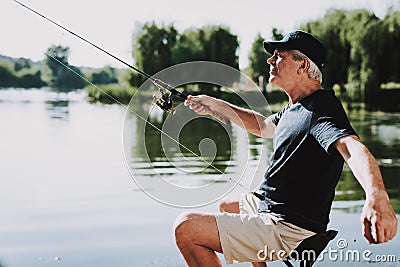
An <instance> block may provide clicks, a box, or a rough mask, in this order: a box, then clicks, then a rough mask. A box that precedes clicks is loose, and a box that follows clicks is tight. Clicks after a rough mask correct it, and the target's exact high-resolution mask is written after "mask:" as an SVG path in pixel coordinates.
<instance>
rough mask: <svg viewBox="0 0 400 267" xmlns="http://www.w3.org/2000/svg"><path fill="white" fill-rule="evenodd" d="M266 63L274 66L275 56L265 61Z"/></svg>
mask: <svg viewBox="0 0 400 267" xmlns="http://www.w3.org/2000/svg"><path fill="white" fill-rule="evenodd" d="M267 63H268V64H270V65H274V64H275V56H272V57H270V58H268V59H267Z"/></svg>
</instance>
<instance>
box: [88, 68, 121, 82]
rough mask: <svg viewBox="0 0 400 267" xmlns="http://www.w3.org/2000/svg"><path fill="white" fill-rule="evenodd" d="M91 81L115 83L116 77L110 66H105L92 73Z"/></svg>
mask: <svg viewBox="0 0 400 267" xmlns="http://www.w3.org/2000/svg"><path fill="white" fill-rule="evenodd" d="M92 82H93V83H94V84H110V83H117V82H118V79H117V77H116V75H115V70H114V69H113V68H112V67H105V68H103V69H102V70H100V71H98V72H95V73H92Z"/></svg>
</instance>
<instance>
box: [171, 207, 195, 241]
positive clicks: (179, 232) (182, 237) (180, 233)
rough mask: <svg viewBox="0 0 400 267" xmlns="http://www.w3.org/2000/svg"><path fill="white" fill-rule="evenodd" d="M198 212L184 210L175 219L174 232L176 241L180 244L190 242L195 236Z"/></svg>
mask: <svg viewBox="0 0 400 267" xmlns="http://www.w3.org/2000/svg"><path fill="white" fill-rule="evenodd" d="M195 217H196V214H195V213H193V212H188V211H187V212H183V213H181V214H180V215H179V216H178V217H177V218H176V220H175V224H174V234H175V242H176V243H177V245H178V246H179V245H180V244H183V243H187V242H190V241H191V240H192V237H193V230H194V229H193V227H194V221H193V220H194V219H195Z"/></svg>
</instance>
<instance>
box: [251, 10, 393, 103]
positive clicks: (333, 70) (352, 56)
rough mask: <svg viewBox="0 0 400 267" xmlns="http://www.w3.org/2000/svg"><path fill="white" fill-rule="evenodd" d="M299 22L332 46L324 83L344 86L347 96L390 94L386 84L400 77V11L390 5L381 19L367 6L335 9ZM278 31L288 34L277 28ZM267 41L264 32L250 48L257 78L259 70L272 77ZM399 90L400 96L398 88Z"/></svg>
mask: <svg viewBox="0 0 400 267" xmlns="http://www.w3.org/2000/svg"><path fill="white" fill-rule="evenodd" d="M299 28H300V29H302V30H304V31H307V32H310V33H312V34H313V35H315V36H317V37H318V38H319V39H320V40H321V41H322V42H323V43H324V44H325V45H326V46H327V50H328V53H327V59H326V64H325V66H324V67H323V69H322V73H323V86H324V87H325V88H329V89H332V88H335V87H336V88H338V91H339V92H340V95H341V97H342V98H343V100H347V101H362V102H366V103H369V104H374V102H377V101H379V99H383V97H384V95H383V94H382V93H383V92H382V91H383V90H381V87H382V85H384V84H387V83H399V82H400V72H399V69H400V50H399V49H398V48H397V45H398V43H399V42H400V11H396V12H394V11H392V10H389V11H388V13H387V14H386V16H385V17H384V18H383V19H379V18H378V17H376V16H375V15H374V14H373V13H372V12H370V11H368V10H364V9H360V10H352V11H347V10H337V9H335V10H330V11H328V12H327V13H326V15H325V16H324V17H323V18H321V19H317V20H314V21H310V22H307V23H305V24H303V25H301V26H300V27H299ZM272 36H273V38H274V39H281V38H282V34H281V33H279V31H278V30H276V29H273V32H272ZM262 42H263V38H262V37H261V36H260V35H258V36H257V38H256V40H255V42H254V43H253V46H252V50H251V54H250V70H251V74H252V78H253V79H255V78H256V77H257V76H259V75H265V76H266V77H268V73H267V71H265V68H266V65H267V64H266V62H265V57H263V56H262V55H263V53H264V50H263V47H262ZM385 93H387V92H385ZM393 93H395V92H393ZM390 95H392V94H390ZM393 95H394V94H393ZM395 95H396V96H397V97H398V96H399V94H398V92H397V93H395ZM390 98H391V97H389V94H388V97H385V101H384V102H390V101H391V99H390ZM375 104H379V103H375ZM380 104H383V103H380ZM393 104H394V105H396V104H395V103H394V102H393ZM397 105H398V104H397Z"/></svg>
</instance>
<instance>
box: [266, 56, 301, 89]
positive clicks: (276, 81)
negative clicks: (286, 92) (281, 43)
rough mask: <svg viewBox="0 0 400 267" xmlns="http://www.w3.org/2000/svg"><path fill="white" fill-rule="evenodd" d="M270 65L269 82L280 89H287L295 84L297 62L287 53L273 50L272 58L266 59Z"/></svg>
mask: <svg viewBox="0 0 400 267" xmlns="http://www.w3.org/2000/svg"><path fill="white" fill-rule="evenodd" d="M267 63H268V64H269V65H270V71H269V74H270V77H269V82H270V83H271V84H273V85H276V86H278V87H280V88H282V89H285V88H289V86H290V85H292V84H293V83H294V82H295V78H296V76H297V70H298V68H299V66H300V65H299V64H301V63H300V62H299V61H296V60H294V58H293V56H292V54H291V53H290V52H289V51H278V50H275V52H274V54H273V55H272V57H270V58H268V60H267Z"/></svg>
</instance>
